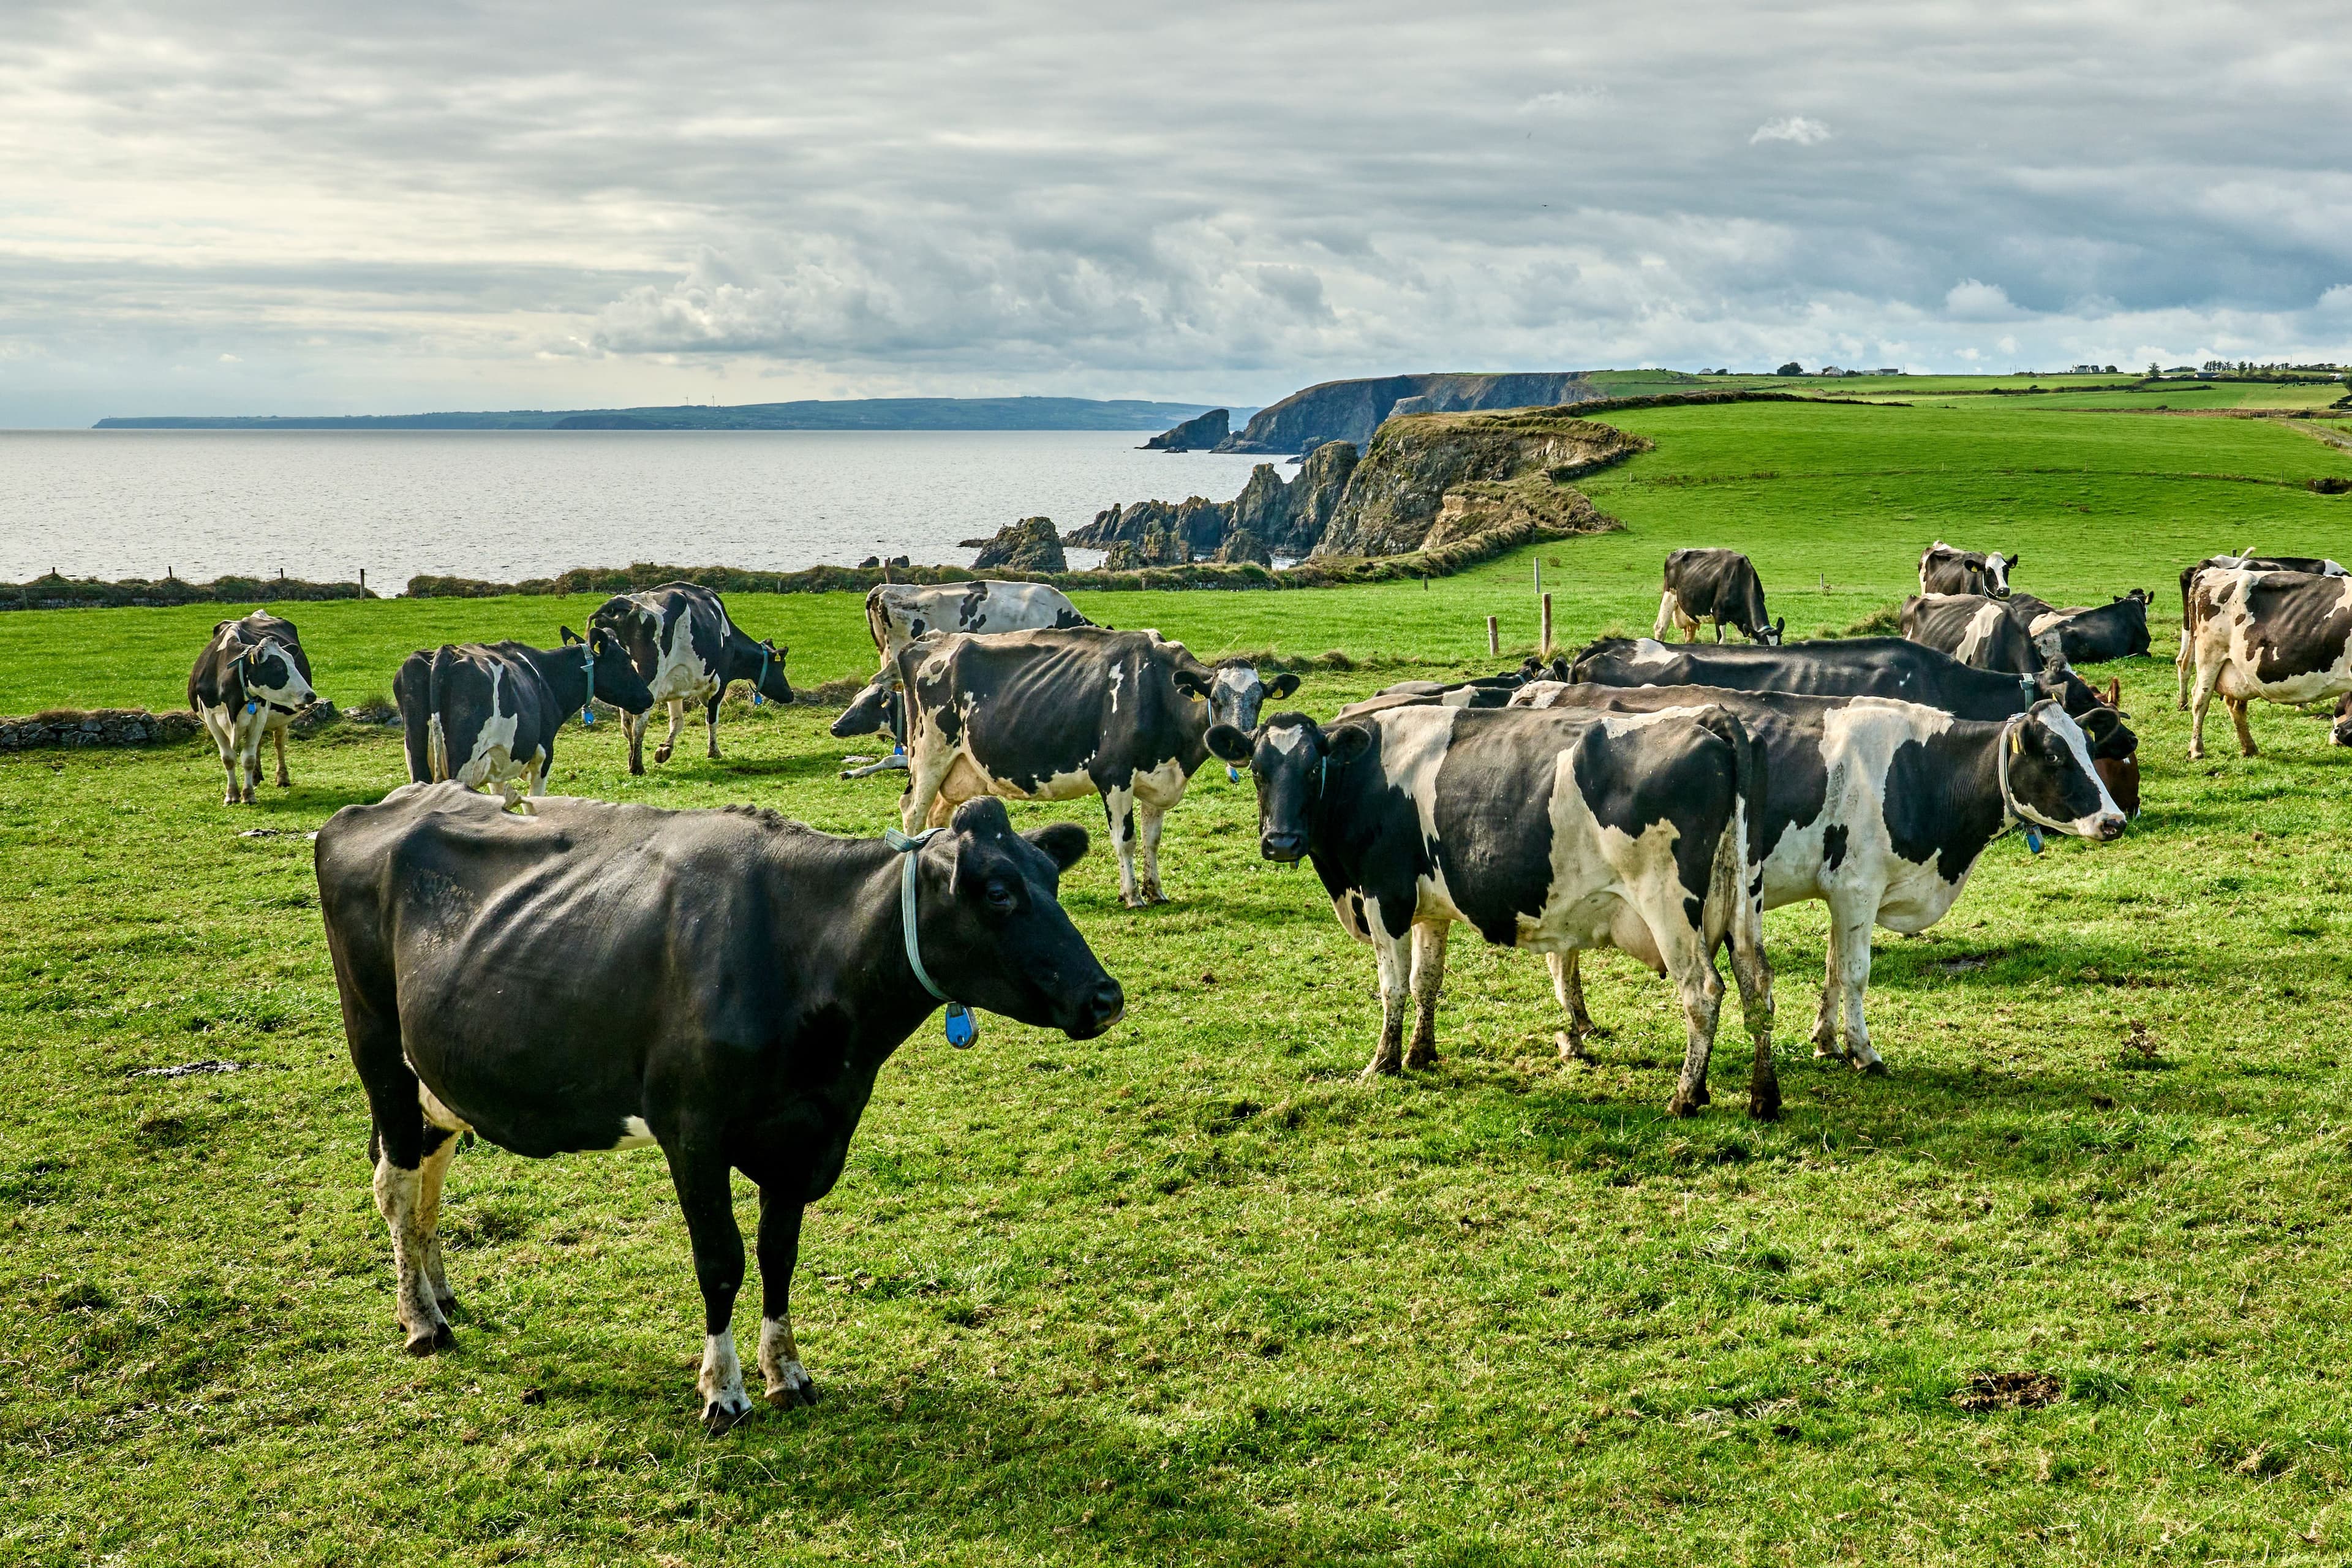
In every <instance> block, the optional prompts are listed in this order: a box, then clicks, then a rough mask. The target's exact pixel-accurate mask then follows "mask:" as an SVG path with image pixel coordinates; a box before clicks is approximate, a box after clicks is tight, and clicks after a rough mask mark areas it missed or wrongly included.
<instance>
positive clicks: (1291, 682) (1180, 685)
mask: <svg viewBox="0 0 2352 1568" xmlns="http://www.w3.org/2000/svg"><path fill="white" fill-rule="evenodd" d="M1175 680H1176V689H1178V690H1180V691H1183V692H1187V693H1189V694H1190V695H1192V696H1194V697H1198V698H1200V699H1201V700H1202V701H1204V702H1206V703H1208V705H1209V722H1210V723H1211V724H1230V725H1232V726H1233V727H1234V729H1236V730H1240V731H1244V732H1247V731H1251V730H1255V729H1256V728H1257V715H1258V710H1259V708H1260V707H1262V706H1263V705H1264V704H1265V701H1266V700H1268V699H1269V698H1272V699H1277V700H1278V699H1281V698H1285V697H1287V696H1289V695H1290V694H1291V693H1292V692H1294V691H1296V690H1297V689H1298V677H1297V676H1296V675H1290V674H1282V675H1277V676H1276V677H1275V678H1274V679H1272V680H1262V679H1259V678H1258V673H1257V667H1256V666H1255V665H1253V664H1248V663H1245V662H1244V661H1242V660H1239V659H1232V660H1228V661H1226V662H1225V663H1223V664H1220V665H1218V666H1217V667H1216V668H1214V669H1209V668H1202V667H1200V666H1192V667H1191V668H1187V667H1185V666H1183V665H1179V666H1177V668H1176V676H1175Z"/></svg>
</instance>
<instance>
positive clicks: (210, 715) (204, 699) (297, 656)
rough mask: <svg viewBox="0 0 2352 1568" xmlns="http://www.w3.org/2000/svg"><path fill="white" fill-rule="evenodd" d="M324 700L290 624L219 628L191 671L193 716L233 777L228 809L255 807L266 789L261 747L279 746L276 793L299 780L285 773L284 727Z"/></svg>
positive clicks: (253, 620)
mask: <svg viewBox="0 0 2352 1568" xmlns="http://www.w3.org/2000/svg"><path fill="white" fill-rule="evenodd" d="M317 700H319V694H318V692H317V691H316V690H314V689H312V688H311V685H310V658H309V656H308V655H306V654H304V653H303V651H302V638H301V637H300V636H299V634H298V633H297V632H296V631H295V630H294V623H293V622H292V621H289V620H284V619H281V618H280V617H278V616H273V615H271V614H270V613H269V612H268V611H267V610H256V611H254V612H253V614H251V615H249V616H246V617H245V618H244V619H243V620H237V621H221V622H218V623H216V624H215V626H213V637H212V641H210V642H208V643H206V644H205V651H204V652H202V653H200V654H198V655H196V662H195V666H194V668H192V669H190V670H189V671H188V709H189V710H190V711H191V712H193V713H194V714H195V715H196V716H197V717H198V718H200V719H202V720H203V721H205V733H206V734H208V735H210V736H211V737H212V738H213V744H214V745H215V747H216V748H218V749H219V752H220V760H221V767H222V769H223V770H224V771H226V773H227V774H228V794H227V795H226V796H224V797H223V800H222V804H223V805H252V804H253V792H254V790H255V789H256V788H257V786H258V785H259V784H260V783H261V742H262V738H263V737H264V736H265V735H267V736H268V737H270V738H271V739H274V740H275V741H276V742H278V788H279V789H286V788H289V787H290V786H291V785H292V784H293V783H294V775H293V774H292V773H289V772H287V770H286V726H287V723H288V721H290V720H291V719H292V718H293V717H294V715H295V713H296V712H297V711H298V710H300V709H303V708H307V707H309V706H310V704H311V703H313V702H316V701H317Z"/></svg>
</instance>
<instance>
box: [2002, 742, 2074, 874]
mask: <svg viewBox="0 0 2352 1568" xmlns="http://www.w3.org/2000/svg"><path fill="white" fill-rule="evenodd" d="M2032 717H2033V710H2032V709H2030V708H2029V709H2027V710H2025V711H2024V712H2022V713H2020V714H2018V715H2017V716H2016V717H2015V718H2013V719H2011V720H2010V721H2009V722H2007V723H2006V724H2003V725H2002V726H2001V727H2000V741H1999V742H1998V743H1996V745H1995V746H1994V748H1993V764H1992V765H1993V773H1994V776H1995V777H1996V778H1998V779H1999V780H2000V832H1999V833H1997V834H1995V835H1993V837H1996V838H2000V837H2006V836H2007V835H2009V834H2011V833H2013V832H2015V831H2016V830H2017V829H2018V828H2020V827H2023V828H2024V829H2025V847H2027V848H2029V849H2031V850H2032V851H2033V853H2035V854H2036V855H2039V854H2041V853H2042V829H2043V828H2045V827H2047V828H2052V829H2053V830H2055V829H2059V828H2061V826H2062V825H2061V824H2059V823H2055V822H2053V821H2051V820H2050V819H2049V818H2048V817H2046V816H2042V814H2041V813H2040V812H2038V811H2035V810H2034V809H2033V808H2032V806H2029V805H2026V804H2025V803H2024V802H2022V801H2021V800H2019V799H2018V798H2017V796H2015V795H2012V794H2011V793H2010V788H2009V759H2010V754H2011V752H2015V751H2018V750H2019V749H2021V746H2022V744H2023V742H2021V740H2020V739H2019V737H2020V735H2021V733H2022V732H2023V731H2024V729H2025V724H2026V721H2028V720H2030V719H2032Z"/></svg>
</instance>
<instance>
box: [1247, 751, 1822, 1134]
mask: <svg viewBox="0 0 2352 1568" xmlns="http://www.w3.org/2000/svg"><path fill="white" fill-rule="evenodd" d="M1209 741H1210V744H1211V746H1212V747H1213V749H1214V750H1215V752H1216V753H1217V754H1218V755H1219V756H1221V757H1223V758H1224V759H1225V760H1226V761H1228V762H1231V763H1236V764H1239V763H1247V764H1248V765H1249V767H1250V768H1251V770H1252V772H1253V773H1255V775H1256V781H1257V798H1258V847H1259V851H1260V853H1262V854H1263V855H1265V858H1267V859H1270V860H1276V861H1296V860H1297V859H1299V858H1302V857H1303V858H1307V859H1308V860H1311V861H1312V862H1313V863H1314V866H1315V871H1316V874H1317V875H1318V877H1320V878H1321V879H1322V881H1323V889H1324V891H1325V892H1326V893H1328V895H1329V896H1330V899H1331V908H1332V911H1333V912H1334V913H1335V914H1336V915H1338V917H1339V924H1340V926H1341V927H1342V928H1343V929H1344V930H1346V931H1347V932H1348V933H1349V935H1350V936H1353V937H1355V938H1356V939H1357V940H1358V941H1360V942H1369V943H1370V945H1371V948H1372V954H1373V959H1374V962H1375V963H1376V964H1377V966H1378V969H1379V973H1380V985H1381V1038H1380V1044H1379V1047H1377V1049H1375V1051H1374V1052H1373V1054H1372V1059H1371V1063H1370V1066H1368V1067H1367V1068H1365V1069H1364V1072H1365V1076H1367V1077H1370V1076H1371V1075H1373V1074H1376V1073H1387V1072H1396V1071H1399V1070H1401V1069H1402V1068H1407V1067H1422V1066H1425V1065H1427V1064H1428V1063H1429V1062H1431V1061H1433V1060H1434V1059H1435V1058H1436V1054H1437V1053H1436V1017H1437V1000H1438V992H1439V988H1440V987H1441V986H1442V985H1443V984H1444V977H1445V940H1446V932H1447V931H1448V930H1449V929H1450V928H1451V927H1452V926H1453V924H1454V922H1455V921H1460V922H1462V923H1464V924H1466V925H1470V926H1473V927H1475V928H1476V930H1477V931H1478V934H1479V935H1481V936H1483V937H1485V938H1486V940H1487V941H1488V942H1494V943H1496V944H1498V945H1502V946H1512V947H1524V948H1529V949H1532V950H1534V951H1536V952H1543V953H1564V952H1574V951H1575V950H1577V949H1579V948H1585V947H1618V948H1622V949H1623V950H1624V951H1625V952H1630V953H1632V954H1633V955H1634V956H1635V957H1636V958H1638V959H1640V960H1641V961H1642V962H1643V963H1646V964H1648V965H1649V966H1650V967H1651V968H1652V969H1654V970H1656V971H1657V972H1658V973H1662V974H1665V975H1667V976H1669V977H1670V978H1671V979H1672V980H1673V982H1674V984H1675V993H1676V994H1677V995H1678V997H1679V998H1680V1000H1681V1002H1682V1007H1683V1016H1684V1021H1685V1026H1686V1031H1687V1036H1686V1037H1687V1046H1686V1048H1685V1053H1684V1057H1683V1068H1682V1075H1681V1078H1680V1079H1679V1081H1678V1082H1677V1084H1676V1086H1675V1093H1674V1098H1673V1100H1671V1101H1670V1102H1669V1103H1668V1105H1667V1110H1670V1111H1671V1112H1673V1113H1674V1114H1675V1115H1677V1116H1687V1115H1690V1114H1693V1113H1694V1112H1696V1110H1698V1108H1699V1107H1700V1106H1702V1105H1705V1104H1706V1102H1707V1089H1706V1064H1707V1058H1708V1055H1709V1054H1710V1052H1711V1051H1712V1050H1713V1048H1714V1045H1715V1031H1716V1021H1717V1015H1718V1013H1719V1011H1720V1009H1721V1006H1722V1001H1723V981H1722V979H1721V978H1720V977H1719V976H1718V975H1717V973H1716V969H1715V953H1716V951H1717V949H1718V948H1719V947H1722V946H1723V945H1725V944H1726V943H1727V942H1728V943H1729V945H1730V947H1731V963H1732V970H1733V973H1735V975H1736V976H1737V977H1738V983H1739V991H1740V1001H1741V1005H1742V1010H1743V1012H1744V1013H1745V1015H1746V1017H1747V1022H1748V1032H1749V1034H1750V1035H1751V1037H1753V1038H1754V1041H1755V1046H1756V1057H1755V1067H1754V1070H1753V1073H1752V1075H1751V1077H1750V1079H1749V1080H1748V1113H1749V1114H1750V1115H1753V1116H1758V1117H1762V1118H1767V1119H1769V1118H1771V1117H1775V1116H1777V1115H1779V1114H1780V1083H1779V1081H1778V1079H1776V1078H1775V1077H1774V1075H1773V1070H1772V972H1771V966H1770V965H1769V963H1767V962H1766V961H1765V956H1764V948H1763V942H1762V919H1763V914H1762V909H1761V906H1760V904H1759V900H1758V898H1757V897H1756V896H1755V895H1754V894H1753V893H1751V891H1750V889H1751V887H1752V886H1753V884H1754V880H1755V877H1756V867H1755V861H1754V858H1753V855H1752V854H1751V849H1750V842H1749V835H1750V834H1751V832H1752V831H1753V830H1754V827H1755V826H1757V825H1758V823H1759V816H1758V814H1759V811H1760V810H1761V807H1762V804H1763V793H1764V781H1763V778H1762V776H1761V764H1760V762H1759V758H1758V756H1757V754H1756V752H1755V750H1754V747H1753V746H1752V745H1751V743H1750V742H1749V741H1748V735H1747V731H1746V730H1745V729H1744V728H1743V727H1742V726H1741V725H1740V723H1739V721H1738V720H1737V719H1735V718H1733V717H1732V716H1731V715H1730V714H1729V713H1728V712H1727V711H1726V710H1723V709H1720V708H1713V709H1706V710H1701V711H1699V712H1697V713H1696V714H1688V715H1685V714H1643V715H1584V714H1576V713H1548V712H1541V711H1538V710H1528V709H1503V710H1475V709H1457V708H1444V707H1438V706H1435V705H1425V706H1422V707H1415V708H1392V709H1389V710H1385V711H1382V712H1379V713H1374V714H1370V715H1368V716H1366V717H1364V718H1362V719H1354V720H1349V721H1344V722H1340V723H1337V724H1334V725H1333V726H1332V727H1331V728H1329V729H1328V730H1327V729H1324V728H1323V727H1322V726H1320V725H1318V724H1317V723H1316V722H1315V721H1313V720H1311V719H1309V718H1307V716H1306V715H1305V714H1303V713H1277V714H1276V715H1274V716H1273V717H1272V718H1270V719H1268V720H1267V721H1265V724H1264V726H1262V727H1261V728H1259V729H1258V730H1257V731H1256V732H1255V734H1252V733H1249V732H1245V731H1242V730H1240V729H1237V728H1235V727H1234V726H1232V725H1227V724H1220V725H1217V726H1216V727H1215V728H1213V729H1212V730H1211V731H1209ZM1408 997H1410V999H1411V1001H1412V1005H1413V1008H1414V1023H1413V1033H1412V1046H1411V1047H1410V1049H1407V1048H1406V1047H1405V1044H1404V1012H1405V1006H1406V1003H1407V999H1408Z"/></svg>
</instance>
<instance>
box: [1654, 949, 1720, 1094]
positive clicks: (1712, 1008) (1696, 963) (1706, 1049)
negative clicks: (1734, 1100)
mask: <svg viewBox="0 0 2352 1568" xmlns="http://www.w3.org/2000/svg"><path fill="white" fill-rule="evenodd" d="M1679 912H1680V911H1678V910H1677V911H1676V913H1677V914H1678V913H1679ZM1665 924H1666V931H1667V932H1668V933H1670V934H1667V935H1665V936H1664V939H1663V940H1661V941H1659V942H1658V950H1659V957H1661V958H1662V959H1664V961H1665V966H1666V973H1667V974H1668V975H1670V976H1671V977H1672V978H1673V980H1674V983H1675V994H1676V995H1678V996H1680V997H1681V998H1682V1004H1683V1019H1684V1022H1685V1026H1686V1027H1687V1029H1688V1037H1687V1043H1686V1044H1685V1046H1684V1047H1683V1070H1682V1077H1681V1078H1680V1079H1677V1080H1676V1082H1675V1092H1674V1098H1672V1099H1671V1100H1667V1101H1666V1114H1667V1115H1669V1116H1696V1115H1697V1114H1698V1110H1699V1107H1701V1106H1703V1105H1705V1104H1706V1103H1707V1099H1708V1096H1707V1092H1706V1063H1707V1058H1709V1057H1710V1056H1711V1055H1713V1054H1714V1051H1715V1026H1716V1020H1717V1018H1719V1017H1720V1016H1722V1013H1723V976H1721V975H1720V974H1717V973H1716V972H1715V964H1714V963H1713V962H1712V960H1711V959H1710V957H1709V955H1708V953H1707V951H1706V946H1705V944H1704V943H1702V942H1700V940H1699V935H1698V932H1696V931H1694V930H1692V929H1691V928H1690V927H1689V926H1688V925H1683V924H1678V923H1676V922H1675V918H1674V916H1669V917H1668V919H1667V921H1666V922H1665ZM1653 929H1655V928H1653Z"/></svg>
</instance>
